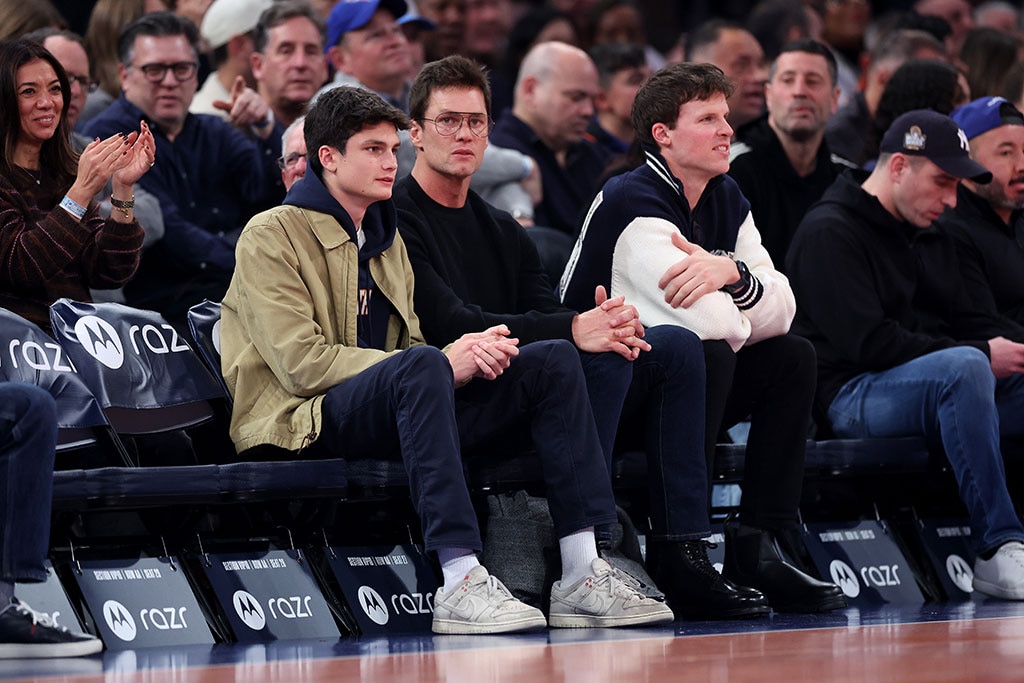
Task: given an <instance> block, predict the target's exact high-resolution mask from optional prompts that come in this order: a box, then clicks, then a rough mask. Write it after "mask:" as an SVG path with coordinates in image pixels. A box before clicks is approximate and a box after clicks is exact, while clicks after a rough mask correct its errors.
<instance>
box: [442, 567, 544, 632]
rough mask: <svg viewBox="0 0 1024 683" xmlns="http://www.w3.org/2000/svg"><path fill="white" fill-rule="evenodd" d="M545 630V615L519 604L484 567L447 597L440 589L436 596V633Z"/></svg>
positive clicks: (474, 572) (464, 580) (472, 571)
mask: <svg viewBox="0 0 1024 683" xmlns="http://www.w3.org/2000/svg"><path fill="white" fill-rule="evenodd" d="M545 626H547V621H545V619H544V613H543V612H541V611H540V610H539V609H537V608H536V607H530V606H529V605H527V604H526V603H524V602H520V601H519V600H516V598H515V597H513V595H512V594H511V593H509V591H508V589H507V588H505V584H503V583H502V582H501V581H500V580H498V578H497V577H494V576H491V575H490V574H488V573H487V570H486V569H485V568H484V567H482V566H481V565H477V566H475V567H473V568H472V569H471V570H470V571H469V573H468V574H466V578H465V579H463V580H462V582H460V583H459V585H457V586H455V587H454V588H452V589H451V591H449V592H448V593H445V592H444V589H443V588H438V589H437V594H436V595H435V596H434V622H433V624H432V626H431V628H432V629H433V631H434V633H467V634H468V633H509V632H511V631H527V630H529V629H534V628H544V627H545Z"/></svg>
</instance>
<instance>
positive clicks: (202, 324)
mask: <svg viewBox="0 0 1024 683" xmlns="http://www.w3.org/2000/svg"><path fill="white" fill-rule="evenodd" d="M188 329H189V330H190V331H191V332H192V338H193V339H195V341H196V349H197V350H198V351H199V355H200V356H201V357H202V359H203V361H204V362H205V363H206V367H207V368H209V370H210V372H211V373H213V375H214V376H215V377H216V378H217V379H218V380H219V381H220V385H221V388H222V389H224V393H225V394H228V387H227V384H226V383H225V382H224V375H222V374H221V370H220V304H219V303H217V302H216V301H210V300H209V299H204V300H203V302H202V303H198V304H196V305H195V306H193V307H192V308H190V309H188Z"/></svg>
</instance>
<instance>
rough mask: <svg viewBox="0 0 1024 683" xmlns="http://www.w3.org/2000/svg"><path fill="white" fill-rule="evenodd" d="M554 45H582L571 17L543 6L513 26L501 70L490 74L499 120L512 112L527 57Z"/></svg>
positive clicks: (500, 65) (496, 115)
mask: <svg viewBox="0 0 1024 683" xmlns="http://www.w3.org/2000/svg"><path fill="white" fill-rule="evenodd" d="M551 41H558V42H560V43H566V44H568V45H579V42H580V41H579V35H578V34H577V33H576V27H575V25H574V24H573V23H572V18H571V17H569V15H567V14H565V13H563V12H559V11H558V10H555V9H553V8H551V7H548V6H546V5H542V6H540V7H536V8H534V9H532V10H530V11H528V12H527V13H526V14H524V15H523V16H521V17H520V18H519V20H518V21H517V22H516V23H515V24H513V25H512V30H511V31H510V32H509V34H508V47H507V48H506V49H505V57H504V59H502V60H501V63H500V64H499V65H498V68H497V69H495V70H494V71H493V72H491V73H490V74H489V77H490V79H491V95H492V97H493V98H494V117H495V118H498V117H500V116H501V115H502V114H503V113H504V112H505V110H506V109H511V108H512V102H513V99H514V94H515V83H516V79H517V78H518V77H519V66H520V65H521V64H522V63H523V58H524V57H526V53H528V52H529V51H530V50H532V49H533V48H534V47H535V46H537V45H540V44H541V43H548V42H551Z"/></svg>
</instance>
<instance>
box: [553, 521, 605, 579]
mask: <svg viewBox="0 0 1024 683" xmlns="http://www.w3.org/2000/svg"><path fill="white" fill-rule="evenodd" d="M558 549H559V550H560V551H561V553H562V584H563V585H572V584H574V583H576V582H577V581H579V580H580V579H582V578H584V577H587V576H590V573H591V568H590V564H591V562H593V561H594V560H595V559H596V558H597V541H595V540H594V527H592V526H588V527H587V528H586V529H580V530H579V531H577V532H576V533H573V534H569V535H568V536H564V537H562V538H560V539H558Z"/></svg>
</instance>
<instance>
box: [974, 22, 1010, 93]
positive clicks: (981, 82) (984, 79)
mask: <svg viewBox="0 0 1024 683" xmlns="http://www.w3.org/2000/svg"><path fill="white" fill-rule="evenodd" d="M1021 59H1024V40H1022V39H1021V38H1020V36H1017V35H1010V34H1008V33H1003V32H1002V31H1000V30H998V29H994V28H987V27H982V28H974V29H971V31H970V32H969V33H968V34H967V37H966V38H964V44H963V46H961V48H960V61H961V62H963V63H964V66H965V67H967V82H968V83H970V85H971V94H972V95H973V96H974V97H976V98H977V97H989V96H993V95H1001V94H1002V92H1003V83H1004V81H1005V80H1006V75H1007V73H1008V72H1009V71H1010V69H1012V68H1013V65H1014V64H1016V63H1017V62H1019V61H1020V60H1021Z"/></svg>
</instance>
